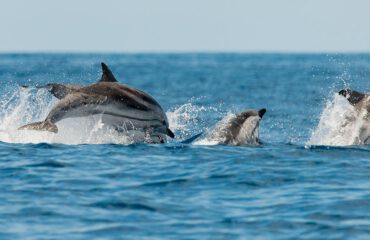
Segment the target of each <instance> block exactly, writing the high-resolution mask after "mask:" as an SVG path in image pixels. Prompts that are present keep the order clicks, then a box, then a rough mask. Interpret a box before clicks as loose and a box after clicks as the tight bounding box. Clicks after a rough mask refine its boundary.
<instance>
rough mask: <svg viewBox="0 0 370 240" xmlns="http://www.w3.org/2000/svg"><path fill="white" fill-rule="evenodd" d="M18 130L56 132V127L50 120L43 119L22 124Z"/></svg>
mask: <svg viewBox="0 0 370 240" xmlns="http://www.w3.org/2000/svg"><path fill="white" fill-rule="evenodd" d="M18 130H37V131H49V132H53V133H57V132H58V127H57V126H56V125H55V124H54V123H52V122H51V121H50V120H45V121H43V122H34V123H30V124H27V125H24V126H22V127H20V128H18Z"/></svg>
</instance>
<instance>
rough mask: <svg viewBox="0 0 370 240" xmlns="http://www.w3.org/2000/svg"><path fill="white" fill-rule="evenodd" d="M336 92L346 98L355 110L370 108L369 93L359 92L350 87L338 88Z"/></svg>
mask: <svg viewBox="0 0 370 240" xmlns="http://www.w3.org/2000/svg"><path fill="white" fill-rule="evenodd" d="M338 94H339V95H342V96H343V97H345V98H347V100H348V102H349V103H350V104H351V105H353V106H354V107H355V108H356V109H357V110H361V109H366V110H370V99H369V96H370V95H369V94H366V93H360V92H357V91H354V90H351V89H343V90H340V91H339V92H338Z"/></svg>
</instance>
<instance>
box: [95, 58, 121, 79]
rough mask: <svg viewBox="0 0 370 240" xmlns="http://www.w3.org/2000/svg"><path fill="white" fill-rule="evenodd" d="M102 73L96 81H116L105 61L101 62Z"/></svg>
mask: <svg viewBox="0 0 370 240" xmlns="http://www.w3.org/2000/svg"><path fill="white" fill-rule="evenodd" d="M101 69H102V75H101V78H100V80H99V81H98V82H118V81H117V79H116V78H115V77H114V75H113V73H112V71H111V70H110V69H109V68H108V66H107V65H106V64H105V63H103V62H102V63H101Z"/></svg>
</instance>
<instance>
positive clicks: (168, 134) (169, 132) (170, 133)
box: [167, 128, 175, 138]
mask: <svg viewBox="0 0 370 240" xmlns="http://www.w3.org/2000/svg"><path fill="white" fill-rule="evenodd" d="M167 136H169V137H170V138H174V137H175V134H174V133H173V132H172V131H171V130H170V129H169V128H167Z"/></svg>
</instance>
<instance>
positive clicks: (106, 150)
mask: <svg viewBox="0 0 370 240" xmlns="http://www.w3.org/2000/svg"><path fill="white" fill-rule="evenodd" d="M101 61H104V62H106V63H107V64H108V65H109V66H110V67H111V69H112V71H113V72H114V73H115V75H116V77H117V79H119V80H120V81H121V82H122V83H126V84H128V85H131V86H134V87H136V88H139V89H142V90H144V91H146V92H148V93H149V94H151V95H152V96H153V97H154V98H155V99H157V100H158V102H159V103H160V104H161V105H162V106H163V108H164V109H165V111H166V112H167V115H168V118H169V122H170V128H171V129H172V130H173V131H174V132H175V134H176V138H175V139H174V140H172V139H171V140H169V143H167V144H163V145H150V144H132V139H130V137H128V136H124V135H122V134H120V133H117V132H115V131H114V130H112V129H110V128H109V127H107V126H105V125H104V124H103V123H102V122H101V118H100V116H95V117H92V118H87V119H86V118H80V119H67V120H63V121H61V122H59V123H58V124H57V125H58V128H59V132H58V134H53V133H48V132H36V131H18V130H17V128H18V127H19V126H21V125H23V124H26V123H29V122H33V121H40V120H42V119H44V118H45V116H46V115H47V114H48V111H49V110H50V109H51V108H52V106H53V105H54V104H55V103H56V102H57V100H56V99H55V98H53V97H51V96H50V94H49V93H47V92H46V91H44V90H39V91H37V90H35V89H27V90H25V89H21V88H19V86H20V85H42V84H46V83H49V82H63V83H73V84H82V85H86V84H91V83H94V82H95V81H96V80H97V79H98V78H99V76H100V62H101ZM369 66H370V55H270V54H187V55H161V54H157V55H88V54H86V55H62V54H61V55H52V54H40V55H37V54H31V55H0V81H1V85H2V87H1V88H0V93H1V97H0V141H1V143H0V179H1V181H0V193H1V195H0V196H1V197H0V239H15V238H18V239H19V238H20V239H27V238H30V239H89V238H102V239H104V238H105V239H117V238H129V239H140V238H147V239H152V238H155V239H167V238H168V239H204V238H205V239H235V238H240V239H252V238H253V239H256V238H260V239H266V238H267V239H268V238H271V239H286V238H291V239H297V238H307V239H310V238H325V239H330V238H333V239H337V238H358V239H367V238H368V237H369V236H370V183H369V179H370V147H368V146H367V145H363V142H361V138H360V136H359V131H360V129H361V128H362V127H363V125H364V121H363V119H362V117H361V116H362V115H361V114H364V113H361V112H360V113H359V112H357V111H355V109H354V108H353V107H352V106H351V105H350V104H348V102H347V101H346V100H345V99H344V98H343V97H341V96H339V95H337V94H336V92H337V91H339V90H341V89H343V88H346V87H351V88H353V89H357V90H360V91H364V92H370V81H369V79H370V67H369ZM263 107H265V108H267V113H266V114H265V116H264V118H263V120H262V121H261V124H260V131H259V133H260V140H261V141H262V142H263V144H262V145H261V146H254V147H233V146H222V145H214V144H215V143H216V142H217V141H214V139H207V138H205V137H202V138H201V139H198V140H197V141H195V142H194V143H192V144H184V143H181V142H182V141H183V140H186V139H188V138H190V137H192V136H194V135H196V134H198V133H201V132H205V133H207V132H210V131H212V130H214V129H215V124H216V128H217V126H219V125H217V123H218V122H219V121H220V120H221V119H223V118H224V117H225V116H232V114H233V113H237V112H238V111H241V110H245V109H260V108H263ZM218 124H219V123H218ZM205 135H206V134H205ZM357 144H359V145H357Z"/></svg>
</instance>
